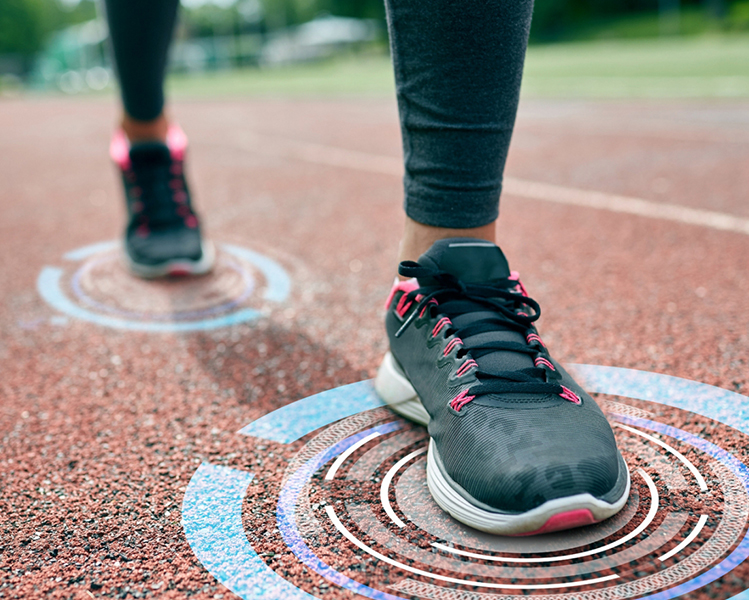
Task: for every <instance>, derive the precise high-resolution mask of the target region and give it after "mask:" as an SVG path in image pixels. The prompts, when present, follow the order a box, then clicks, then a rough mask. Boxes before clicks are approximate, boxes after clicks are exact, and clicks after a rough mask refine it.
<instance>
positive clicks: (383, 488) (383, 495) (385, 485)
mask: <svg viewBox="0 0 749 600" xmlns="http://www.w3.org/2000/svg"><path fill="white" fill-rule="evenodd" d="M426 449H427V447H426V446H424V447H423V448H419V449H418V450H414V451H413V452H411V454H408V455H407V456H404V457H403V458H401V459H400V460H399V461H398V462H397V463H395V464H394V465H393V467H392V468H391V469H390V470H389V471H388V472H387V475H385V478H384V479H383V480H382V485H380V502H382V506H383V507H384V508H385V512H386V513H387V516H388V517H390V520H391V521H392V522H393V523H395V524H396V525H397V526H398V527H405V526H406V524H405V523H404V522H403V521H402V520H401V518H400V517H399V516H398V515H396V514H395V511H394V510H393V507H392V506H390V497H389V496H388V490H389V489H390V483H391V482H392V481H393V477H395V474H396V473H397V472H398V471H399V470H400V468H401V467H402V466H403V465H405V464H406V463H407V462H408V461H410V460H411V459H412V458H415V457H416V456H419V454H424V452H426Z"/></svg>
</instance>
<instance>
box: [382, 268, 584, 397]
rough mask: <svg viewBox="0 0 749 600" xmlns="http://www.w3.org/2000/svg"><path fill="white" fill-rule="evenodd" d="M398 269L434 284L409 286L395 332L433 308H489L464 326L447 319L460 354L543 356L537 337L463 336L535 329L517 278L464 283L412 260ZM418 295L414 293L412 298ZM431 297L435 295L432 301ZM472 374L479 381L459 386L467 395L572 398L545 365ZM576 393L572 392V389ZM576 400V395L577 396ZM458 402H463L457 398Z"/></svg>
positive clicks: (448, 312)
mask: <svg viewBox="0 0 749 600" xmlns="http://www.w3.org/2000/svg"><path fill="white" fill-rule="evenodd" d="M398 272H399V273H400V274H401V275H402V276H404V277H415V278H417V279H419V280H421V281H425V280H426V281H429V282H430V284H431V282H434V285H428V286H426V287H421V288H419V289H417V290H414V291H412V292H409V293H408V295H407V298H406V301H407V302H412V303H413V302H416V306H415V308H414V309H413V310H412V312H411V314H410V315H409V316H408V318H407V319H406V320H405V321H404V322H403V325H402V326H401V327H400V329H399V330H398V331H397V332H396V334H395V335H396V337H399V336H400V335H401V334H402V333H403V332H404V331H405V330H406V328H408V326H409V325H410V324H411V323H413V322H414V320H415V319H416V318H417V317H418V316H420V315H422V314H424V313H425V312H429V314H430V315H431V314H432V312H431V311H435V310H438V311H439V314H442V315H444V316H446V317H448V318H450V317H451V316H457V315H464V314H466V313H470V312H486V311H491V312H492V313H493V314H492V316H490V317H485V318H479V319H477V320H475V321H474V322H472V323H471V324H470V325H467V326H465V327H456V326H455V325H454V324H452V323H450V325H449V329H448V330H447V331H446V334H447V335H450V334H455V335H456V336H457V337H459V338H460V339H461V341H462V342H463V343H462V345H461V346H460V347H459V349H458V354H457V356H458V357H459V358H461V357H463V356H465V355H466V354H467V353H468V352H470V354H471V357H472V358H474V359H476V358H480V357H481V356H484V355H486V354H490V353H492V352H496V351H505V352H507V351H509V352H519V353H522V354H527V355H529V356H532V357H534V358H536V357H539V356H541V357H544V358H546V359H548V355H547V354H546V351H545V348H544V347H543V345H542V344H540V343H536V342H534V343H519V342H511V341H501V340H496V341H489V342H484V343H480V344H472V343H471V342H467V341H465V340H466V339H467V338H470V337H471V336H475V335H478V334H480V333H486V332H491V331H497V330H505V331H507V330H511V331H516V332H518V333H521V334H523V336H524V337H526V336H527V334H528V333H529V332H530V333H535V328H534V327H533V323H534V322H535V321H536V320H537V319H538V318H539V317H540V316H541V308H540V307H539V305H538V302H536V301H535V300H533V299H532V298H529V297H527V296H524V295H523V294H521V293H518V292H516V291H514V290H515V289H516V286H517V285H518V282H517V281H514V280H511V279H502V280H496V281H492V282H491V283H481V284H474V283H464V282H462V281H460V280H459V279H458V278H457V277H455V276H454V275H452V274H450V273H447V272H445V271H441V270H438V269H432V268H429V267H424V266H422V265H420V264H419V263H416V262H410V261H407V262H402V263H401V264H400V266H399V268H398ZM417 296H418V297H419V299H418V301H417ZM433 300H437V301H438V305H435V304H434V302H432V301H433ZM474 375H475V376H476V379H477V380H478V383H477V384H475V385H473V386H472V387H471V388H470V389H469V390H467V391H466V392H464V395H465V394H470V396H472V397H477V396H483V395H487V394H565V395H563V396H562V397H563V398H565V399H568V400H570V401H573V402H574V400H572V397H568V396H566V394H568V393H569V394H572V392H570V391H569V390H568V389H567V388H566V387H564V386H562V385H560V384H559V383H557V381H555V380H557V379H558V378H559V375H558V374H557V373H556V371H553V370H552V369H549V368H544V367H530V368H525V369H519V370H516V371H498V372H493V373H490V372H487V371H484V370H481V369H480V368H477V370H476V371H474ZM572 396H574V397H575V398H577V396H576V395H575V394H572ZM578 400H579V398H578ZM461 405H462V404H461Z"/></svg>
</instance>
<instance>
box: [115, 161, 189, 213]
mask: <svg viewBox="0 0 749 600" xmlns="http://www.w3.org/2000/svg"><path fill="white" fill-rule="evenodd" d="M175 166H177V165H176V163H174V162H165V161H153V162H150V161H143V162H141V163H140V164H138V165H137V166H134V168H133V167H131V171H130V172H131V173H132V175H131V176H130V177H129V178H128V183H129V184H130V196H131V198H132V202H131V210H132V212H133V213H134V214H136V215H137V216H138V218H139V221H140V222H141V223H144V224H147V225H149V226H151V227H158V226H160V225H171V224H173V223H174V222H175V221H182V220H184V219H186V218H189V216H190V215H192V214H193V213H192V208H191V207H190V202H189V196H188V192H187V186H186V184H185V180H184V177H183V176H182V174H181V172H180V173H176V174H175V173H173V172H172V170H173V169H174V168H175ZM180 166H181V165H180ZM138 209H139V210H138Z"/></svg>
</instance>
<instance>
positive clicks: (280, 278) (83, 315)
mask: <svg viewBox="0 0 749 600" xmlns="http://www.w3.org/2000/svg"><path fill="white" fill-rule="evenodd" d="M118 246H119V243H118V242H114V241H112V242H99V243H97V244H91V245H90V246H84V247H83V248H78V249H76V250H72V251H71V252H68V253H67V254H65V256H64V258H65V259H66V260H70V261H80V260H84V259H86V258H88V257H90V256H93V255H95V254H99V253H102V252H108V251H111V250H114V249H116V248H117V247H118ZM221 248H222V249H223V251H224V252H226V253H228V254H231V255H232V256H234V257H235V258H239V259H241V260H244V261H246V262H248V263H250V264H251V265H252V266H254V267H255V268H257V269H258V270H259V271H260V272H261V273H262V274H263V276H264V278H265V281H266V284H267V286H266V288H265V291H264V293H263V298H264V299H266V300H270V301H272V302H283V301H284V300H285V299H286V298H287V297H288V295H289V292H290V289H291V282H290V280H289V276H288V275H287V274H286V271H285V270H284V269H283V267H281V265H279V264H278V263H277V262H276V261H274V260H272V259H270V258H268V257H267V256H264V255H262V254H259V253H258V252H254V251H252V250H248V249H247V248H242V247H240V246H234V245H232V244H222V245H221ZM63 274H64V271H63V269H61V268H59V267H51V266H46V267H43V268H42V270H41V272H40V273H39V277H38V278H37V281H36V287H37V290H38V292H39V295H40V296H41V297H42V298H43V299H44V300H45V301H46V302H47V304H49V305H50V306H52V307H53V308H55V309H56V310H58V311H59V312H61V313H63V314H65V315H68V316H70V317H73V318H76V319H79V320H81V321H88V322H90V323H95V324H97V325H103V326H105V327H112V328H114V329H125V330H131V331H153V332H162V331H169V332H178V331H204V330H208V329H216V328H219V327H227V326H229V325H235V324H237V323H245V322H247V321H252V320H254V319H257V318H258V317H260V316H261V313H260V311H257V310H254V309H251V308H243V309H240V310H237V311H235V312H232V313H228V314H223V315H219V316H215V317H211V318H204V319H195V320H190V321H163V320H151V321H149V320H142V319H131V318H126V317H122V316H113V315H107V314H100V313H97V312H94V311H92V310H89V309H87V308H83V307H81V306H79V305H77V304H75V303H74V302H73V301H71V300H70V299H69V298H68V297H67V295H66V294H65V292H63V290H62V286H61V280H62V276H63Z"/></svg>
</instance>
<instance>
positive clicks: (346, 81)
mask: <svg viewBox="0 0 749 600" xmlns="http://www.w3.org/2000/svg"><path fill="white" fill-rule="evenodd" d="M167 87H168V90H169V92H172V93H174V95H175V96H177V97H179V96H206V95H210V96H232V95H240V96H248V95H250V96H340V95H379V94H392V93H393V90H394V88H395V85H394V83H393V71H392V68H391V66H390V59H389V58H388V57H387V56H382V55H379V56H378V55H375V56H372V55H364V56H362V55H358V56H356V55H355V56H348V57H342V58H337V59H335V60H329V61H325V62H313V63H308V64H301V65H294V66H287V67H276V68H272V69H270V68H266V69H258V68H247V69H242V70H238V71H219V72H214V73H200V74H195V75H189V74H182V75H177V74H175V75H172V76H170V77H169V79H168V82H167Z"/></svg>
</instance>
